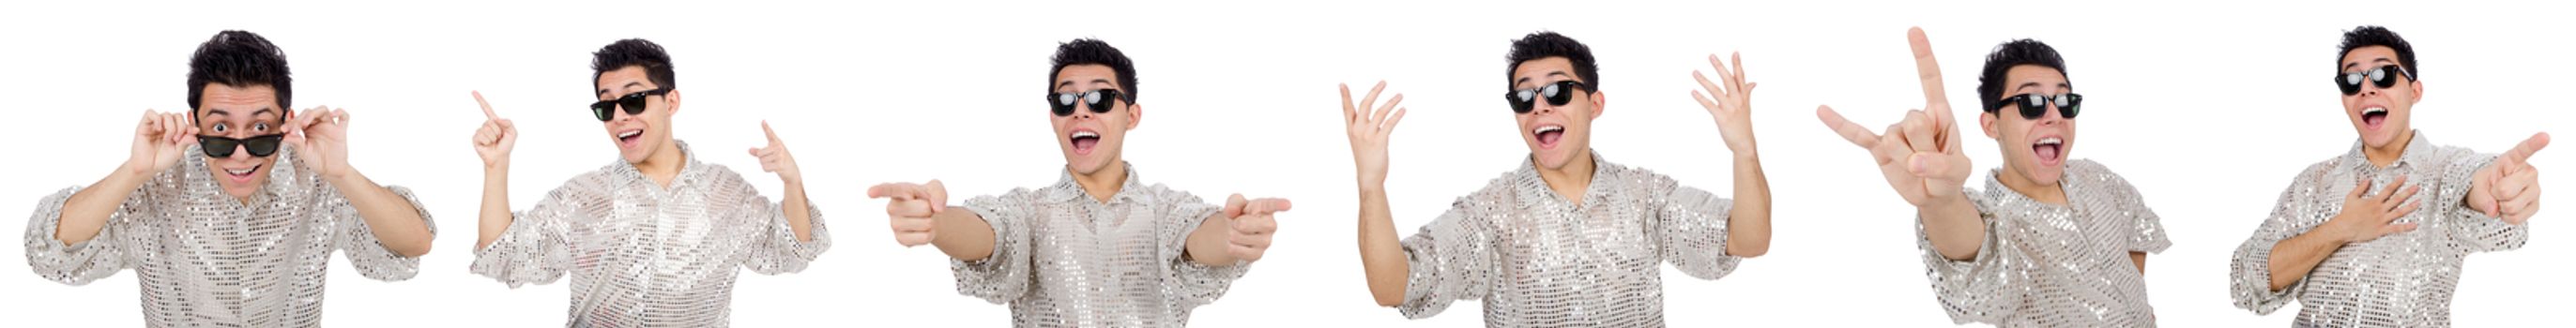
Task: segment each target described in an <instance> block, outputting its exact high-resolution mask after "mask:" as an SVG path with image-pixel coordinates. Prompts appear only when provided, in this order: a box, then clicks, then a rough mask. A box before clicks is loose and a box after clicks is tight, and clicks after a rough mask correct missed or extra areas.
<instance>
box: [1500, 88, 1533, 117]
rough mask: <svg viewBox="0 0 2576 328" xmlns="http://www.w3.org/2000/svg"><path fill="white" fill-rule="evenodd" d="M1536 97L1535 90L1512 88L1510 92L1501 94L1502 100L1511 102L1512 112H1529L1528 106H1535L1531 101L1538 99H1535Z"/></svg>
mask: <svg viewBox="0 0 2576 328" xmlns="http://www.w3.org/2000/svg"><path fill="white" fill-rule="evenodd" d="M1537 97H1538V92H1537V91H1530V90H1512V92H1511V93H1505V94H1503V101H1504V102H1509V103H1511V104H1512V112H1513V113H1520V114H1528V113H1529V112H1530V108H1531V107H1535V106H1533V105H1534V104H1532V103H1531V101H1535V100H1538V99H1536V98H1537Z"/></svg>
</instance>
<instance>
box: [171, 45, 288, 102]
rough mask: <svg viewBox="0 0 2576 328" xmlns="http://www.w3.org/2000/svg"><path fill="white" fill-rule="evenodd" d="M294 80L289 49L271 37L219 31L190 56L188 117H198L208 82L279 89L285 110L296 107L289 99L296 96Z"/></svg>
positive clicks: (237, 86)
mask: <svg viewBox="0 0 2576 328" xmlns="http://www.w3.org/2000/svg"><path fill="white" fill-rule="evenodd" d="M293 82H294V79H293V78H291V77H289V76H288V74H287V71H286V52H285V51H283V50H278V49H277V45H276V44H271V43H268V38H263V37H260V36H259V34H253V33H251V32H247V31H241V30H227V31H223V32H217V33H215V37H214V38H212V39H207V40H206V43H204V44H199V45H197V54H196V55H195V56H193V57H190V58H189V59H188V117H191V118H194V117H196V115H197V110H198V108H197V107H198V106H201V105H203V104H202V103H199V102H200V101H204V100H205V97H206V84H209V83H222V84H224V85H229V86H233V87H236V88H246V87H251V86H260V85H265V86H268V87H269V88H271V89H277V107H278V110H279V111H286V110H288V108H294V107H289V102H288V100H291V99H294V97H292V96H293V95H294V94H295V87H294V83H293ZM281 116H282V115H281Z"/></svg>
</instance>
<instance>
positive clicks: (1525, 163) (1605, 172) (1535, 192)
mask: <svg viewBox="0 0 2576 328" xmlns="http://www.w3.org/2000/svg"><path fill="white" fill-rule="evenodd" d="M1531 156H1536V155H1531ZM1613 166H1614V165H1612V164H1610V161H1609V160H1605V159H1602V158H1601V152H1599V151H1593V152H1592V181H1591V182H1590V183H1587V184H1586V185H1585V186H1584V187H1583V199H1585V200H1586V201H1585V202H1583V203H1586V204H1589V203H1596V202H1592V201H1589V200H1596V199H1603V198H1606V197H1607V196H1608V195H1605V194H1604V193H1605V192H1607V191H1610V190H1621V189H1624V188H1614V187H1615V186H1610V185H1608V184H1611V183H1616V182H1618V181H1619V179H1610V178H1609V177H1610V173H1611V172H1612V171H1613V170H1615V169H1616V168H1615V167H1613ZM1512 180H1513V186H1512V189H1513V191H1515V192H1516V193H1518V194H1519V196H1520V197H1518V198H1520V199H1521V201H1520V203H1521V204H1520V205H1521V206H1522V207H1529V206H1535V205H1539V204H1541V202H1545V201H1555V202H1568V201H1569V200H1567V199H1565V197H1564V195H1558V194H1556V189H1554V188H1548V187H1547V180H1546V179H1543V178H1540V177H1539V176H1538V160H1537V158H1534V157H1524V158H1521V168H1520V170H1515V171H1512Z"/></svg>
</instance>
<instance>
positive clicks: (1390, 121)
mask: <svg viewBox="0 0 2576 328" xmlns="http://www.w3.org/2000/svg"><path fill="white" fill-rule="evenodd" d="M1402 121H1404V109H1403V108H1397V109H1395V115H1387V116H1386V123H1380V124H1379V125H1378V129H1384V130H1394V129H1395V122H1402Z"/></svg>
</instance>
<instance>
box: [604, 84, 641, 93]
mask: <svg viewBox="0 0 2576 328" xmlns="http://www.w3.org/2000/svg"><path fill="white" fill-rule="evenodd" d="M639 86H644V82H642V81H630V82H626V85H622V86H619V87H639ZM608 91H609V90H608V88H599V94H600V95H608Z"/></svg>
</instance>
